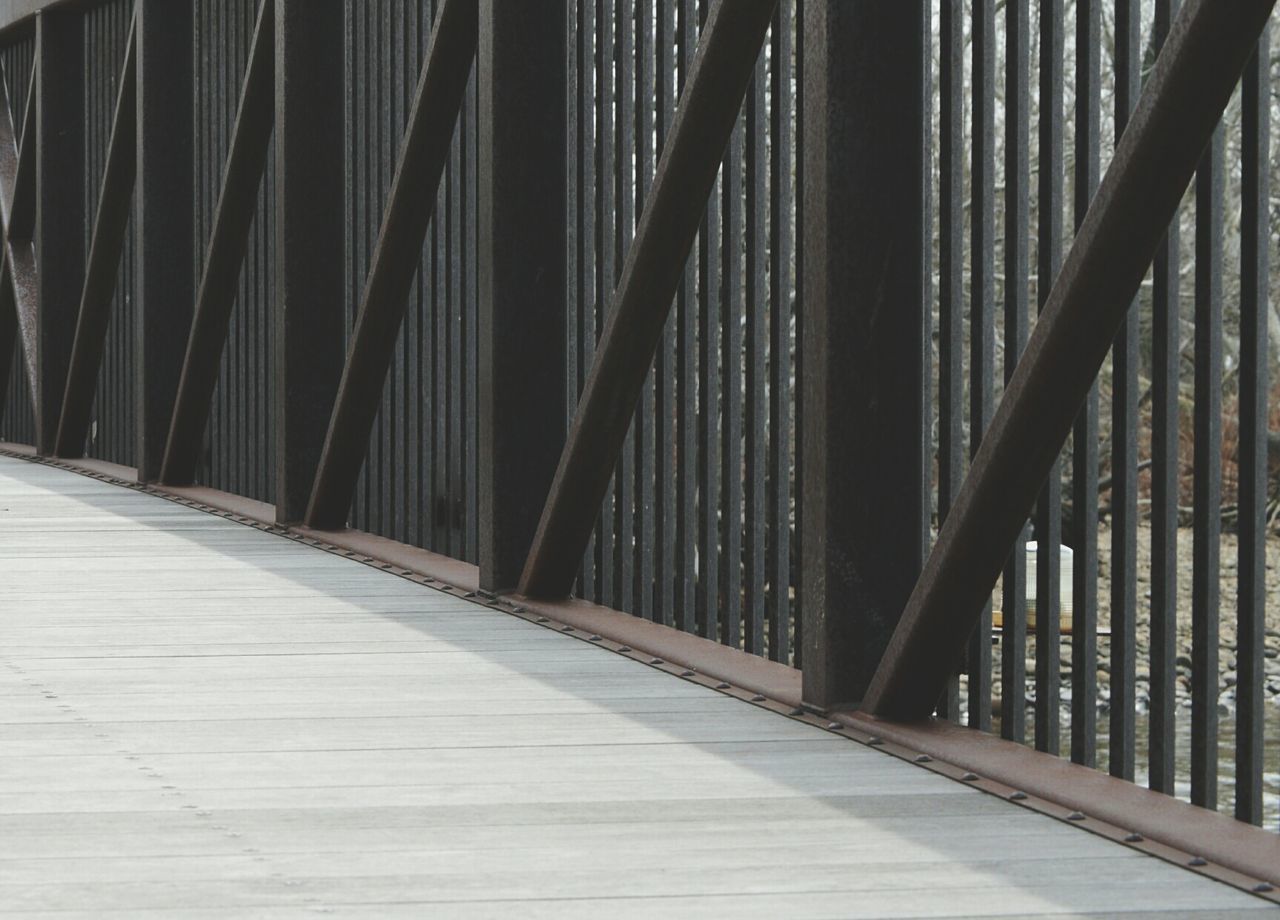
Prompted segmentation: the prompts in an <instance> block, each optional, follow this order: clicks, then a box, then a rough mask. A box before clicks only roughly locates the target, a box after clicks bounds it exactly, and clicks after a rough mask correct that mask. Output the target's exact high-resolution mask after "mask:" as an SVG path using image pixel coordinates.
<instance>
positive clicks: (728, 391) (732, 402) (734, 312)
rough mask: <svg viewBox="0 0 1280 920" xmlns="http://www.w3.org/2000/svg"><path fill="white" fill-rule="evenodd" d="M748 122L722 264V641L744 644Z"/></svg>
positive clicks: (735, 143)
mask: <svg viewBox="0 0 1280 920" xmlns="http://www.w3.org/2000/svg"><path fill="white" fill-rule="evenodd" d="M743 130H744V121H743V117H742V115H741V113H739V116H738V123H737V125H736V126H735V127H734V129H733V135H732V136H731V138H730V140H729V149H728V152H727V155H726V156H725V161H724V166H723V167H722V170H723V171H722V179H721V183H722V184H721V196H720V200H721V217H722V220H723V221H724V228H723V232H722V234H721V237H720V265H721V271H722V272H723V273H724V274H723V282H722V284H721V287H720V341H721V345H722V348H723V350H724V353H723V358H722V360H721V362H720V394H721V396H720V399H721V411H722V419H721V444H720V470H719V472H718V473H714V472H713V473H712V475H718V476H719V479H720V540H719V544H720V610H719V615H718V619H719V621H720V636H719V638H720V641H721V642H722V643H724V644H725V645H728V646H731V647H732V648H738V647H739V646H740V645H741V643H742V303H743V301H742V291H743V288H742V268H743V258H742V245H743V241H744V240H745V239H746V236H745V234H746V228H745V226H744V222H743V213H742V158H743V150H744V139H743V136H742V135H743Z"/></svg>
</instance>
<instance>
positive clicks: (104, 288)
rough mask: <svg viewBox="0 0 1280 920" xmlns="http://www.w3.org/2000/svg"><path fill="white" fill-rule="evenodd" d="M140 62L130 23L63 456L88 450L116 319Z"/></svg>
mask: <svg viewBox="0 0 1280 920" xmlns="http://www.w3.org/2000/svg"><path fill="white" fill-rule="evenodd" d="M137 64H138V57H137V46H136V35H135V27H134V26H132V25H131V26H130V28H129V39H128V44H127V45H126V47H125V58H124V67H123V68H122V69H121V74H120V90H119V95H118V96H117V98H116V110H115V120H114V121H113V122H112V125H111V140H110V143H109V145H108V148H107V165H106V169H105V170H104V172H103V177H102V191H101V193H100V194H99V197H98V213H97V217H96V218H95V219H94V225H93V240H92V242H91V244H90V246H89V265H88V267H87V268H86V270H85V278H84V291H83V292H82V293H81V295H80V314H79V320H78V321H77V324H76V335H75V341H74V343H73V345H72V348H71V366H70V368H69V369H68V371H67V386H66V391H65V392H64V393H63V396H62V417H61V419H60V420H59V422H58V437H57V439H56V441H55V443H54V454H55V455H56V456H59V457H72V458H75V457H81V456H83V455H84V449H85V439H86V438H87V436H88V432H89V415H90V413H91V412H92V410H93V396H94V391H95V390H96V389H97V384H98V371H99V369H100V368H101V366H102V353H103V349H104V347H105V345H106V335H107V325H108V323H109V322H110V320H111V299H112V296H113V295H114V294H115V287H116V277H117V276H118V274H119V269H120V256H121V254H122V253H123V252H124V242H125V236H126V231H127V230H128V227H129V206H130V205H131V204H132V202H133V185H134V177H135V175H136V169H137V165H138V164H137V155H136V151H137V131H136V127H137V126H136V124H135V118H134V116H135V114H136V111H137V100H138V94H137V88H136V86H135V80H136V77H137Z"/></svg>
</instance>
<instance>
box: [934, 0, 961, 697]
mask: <svg viewBox="0 0 1280 920" xmlns="http://www.w3.org/2000/svg"><path fill="white" fill-rule="evenodd" d="M940 9H941V14H942V18H941V27H940V30H939V34H940V35H941V49H940V60H941V64H940V66H939V76H940V82H939V86H938V98H939V101H940V106H941V113H940V116H939V124H940V125H941V130H942V136H941V138H940V141H939V146H938V150H939V153H938V172H939V179H938V182H939V186H938V208H939V212H938V224H939V227H938V239H939V243H938V265H939V268H938V284H939V289H938V297H939V303H938V316H939V329H938V521H939V523H941V522H942V521H944V520H946V517H947V513H948V512H949V511H950V510H951V505H952V502H953V501H955V496H956V492H957V491H958V490H959V489H960V480H961V478H962V476H963V475H964V467H963V453H962V452H963V450H964V409H963V408H962V406H963V400H964V229H963V227H964V203H963V201H962V200H961V199H962V197H963V195H964V88H965V87H964V4H963V3H961V2H960V0H942V5H941V7H940ZM959 699H960V682H959V678H958V677H957V676H956V675H952V676H951V677H950V679H949V680H948V681H947V689H946V693H945V694H944V696H943V698H942V700H940V701H939V703H938V715H939V716H941V717H944V718H947V719H950V720H951V721H953V722H955V721H957V720H958V719H959V717H960V712H959V706H960V702H959Z"/></svg>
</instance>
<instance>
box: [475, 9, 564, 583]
mask: <svg viewBox="0 0 1280 920" xmlns="http://www.w3.org/2000/svg"><path fill="white" fill-rule="evenodd" d="M567 40H568V30H567V22H566V10H565V8H564V7H563V6H557V7H555V8H554V9H553V10H547V9H542V8H537V9H534V8H532V7H526V6H520V5H516V6H512V5H510V4H506V3H503V2H501V0H481V2H480V9H479V50H478V54H477V58H476V61H477V73H478V74H479V98H480V123H479V137H478V141H479V164H478V165H479V170H478V175H477V177H476V179H477V182H478V183H479V190H480V191H479V218H480V221H479V231H480V242H479V253H480V265H479V270H480V278H479V280H480V323H479V327H480V343H479V345H480V349H479V374H480V377H479V396H480V403H479V410H480V418H479V429H480V430H479V471H478V472H479V532H480V547H479V549H480V557H479V564H480V583H481V586H482V587H484V588H485V589H486V590H489V591H496V590H500V589H501V590H509V589H511V588H514V587H515V586H516V584H517V582H518V581H519V580H520V572H521V569H522V568H523V567H524V560H525V557H526V556H527V555H528V553H529V545H530V543H531V542H532V540H533V534H534V531H535V529H536V528H537V526H538V518H539V516H540V515H541V513H542V507H543V504H544V503H545V501H546V495H547V489H548V488H549V487H550V485H551V479H552V477H553V476H554V475H555V470H556V461H557V460H559V458H560V450H561V448H562V447H563V445H564V436H565V431H566V422H565V413H564V406H563V403H564V368H565V343H566V334H567V330H566V326H567V320H568V317H567V313H566V311H565V297H566V286H567V278H566V265H567V259H566V246H567V233H566V228H565V220H564V212H565V202H566V196H567V194H568V166H567V164H566V162H565V156H564V144H565V131H566V118H567V112H566V109H567V103H566V92H567V80H566V76H567V74H566V67H565V63H564V61H565V54H566V47H565V44H566V42H567ZM531 355H536V356H537V359H536V360H535V361H530V360H528V359H529V357H530V356H531Z"/></svg>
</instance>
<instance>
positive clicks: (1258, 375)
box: [1235, 28, 1271, 824]
mask: <svg viewBox="0 0 1280 920" xmlns="http://www.w3.org/2000/svg"><path fill="white" fill-rule="evenodd" d="M1240 149H1241V191H1240V195H1241V214H1240V230H1241V240H1240V407H1239V424H1240V441H1239V448H1238V453H1237V455H1238V457H1239V494H1238V497H1237V502H1236V504H1237V508H1238V509H1239V511H1238V515H1239V518H1238V519H1239V546H1238V556H1237V558H1236V570H1237V577H1238V579H1239V581H1238V586H1237V595H1236V604H1237V608H1236V609H1237V616H1238V622H1237V625H1236V639H1237V647H1236V660H1237V662H1238V675H1239V681H1238V683H1237V684H1236V726H1235V729H1236V750H1235V772H1236V775H1235V788H1236V793H1235V816H1236V818H1237V819H1238V820H1240V821H1248V822H1249V823H1250V824H1261V823H1262V817H1263V811H1264V808H1263V804H1264V802H1263V795H1264V793H1263V770H1264V763H1263V758H1264V757H1265V756H1266V754H1265V752H1266V745H1265V737H1264V731H1265V725H1264V723H1265V720H1266V715H1265V707H1264V702H1265V700H1264V696H1263V683H1264V681H1265V679H1266V677H1265V673H1266V668H1265V667H1264V660H1263V656H1264V654H1265V641H1266V634H1265V630H1266V613H1267V609H1266V608H1267V585H1266V576H1267V442H1268V430H1267V429H1268V405H1267V399H1268V395H1269V394H1268V391H1269V389H1270V387H1269V382H1270V381H1269V366H1268V328H1267V320H1268V316H1267V314H1268V305H1267V293H1268V292H1267V288H1268V279H1269V269H1270V263H1269V255H1270V251H1269V249H1270V235H1271V232H1270V166H1269V164H1270V161H1271V36H1270V29H1269V28H1268V30H1266V31H1264V32H1263V33H1262V37H1261V38H1260V39H1259V40H1258V48H1257V51H1255V52H1254V55H1253V57H1252V58H1251V59H1250V61H1249V64H1248V66H1247V67H1246V68H1245V73H1244V79H1243V82H1242V86H1241V140H1240Z"/></svg>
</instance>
